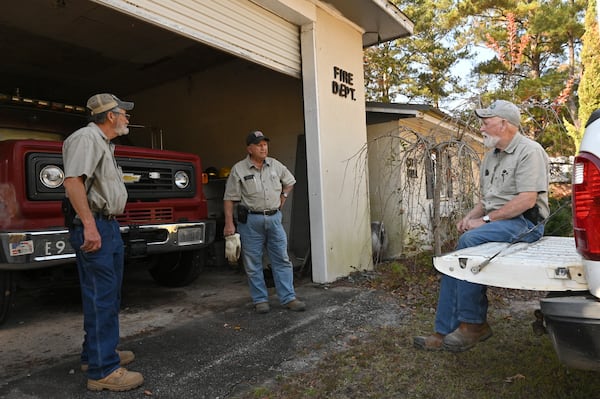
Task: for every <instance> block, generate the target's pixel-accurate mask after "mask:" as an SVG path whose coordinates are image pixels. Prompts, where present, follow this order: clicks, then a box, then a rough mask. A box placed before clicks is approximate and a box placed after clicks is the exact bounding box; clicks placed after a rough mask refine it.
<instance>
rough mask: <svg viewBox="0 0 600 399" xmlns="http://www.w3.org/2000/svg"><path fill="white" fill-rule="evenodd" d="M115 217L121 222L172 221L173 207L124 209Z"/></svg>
mask: <svg viewBox="0 0 600 399" xmlns="http://www.w3.org/2000/svg"><path fill="white" fill-rule="evenodd" d="M117 219H118V220H119V223H121V224H143V223H170V222H172V221H173V209H172V208H151V209H125V212H124V213H123V214H122V215H119V217H118V218H117Z"/></svg>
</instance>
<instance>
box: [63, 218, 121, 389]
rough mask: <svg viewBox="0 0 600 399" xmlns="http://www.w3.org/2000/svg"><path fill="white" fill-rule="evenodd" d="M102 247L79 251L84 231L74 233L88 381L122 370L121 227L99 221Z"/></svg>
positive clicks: (117, 224)
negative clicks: (88, 251) (120, 348)
mask: <svg viewBox="0 0 600 399" xmlns="http://www.w3.org/2000/svg"><path fill="white" fill-rule="evenodd" d="M96 227H97V228H98V232H99V233H100V236H101V237H102V247H101V248H100V250H98V251H96V252H93V253H86V252H83V251H81V250H80V249H79V248H80V247H81V245H82V244H83V241H84V240H83V227H82V226H75V227H74V228H72V229H71V231H70V233H71V238H70V241H71V245H72V246H73V248H74V249H75V252H76V257H77V270H78V271H79V282H80V286H81V299H82V304H83V329H84V331H85V336H84V340H83V347H82V351H81V362H82V363H87V364H88V367H89V369H88V378H90V379H93V380H97V379H100V378H104V377H106V376H107V375H109V374H110V373H112V372H113V371H115V370H116V369H118V368H119V362H120V359H119V355H118V354H117V352H116V348H117V345H118V343H119V307H120V306H121V284H122V282H123V263H124V248H123V240H122V238H121V233H120V232H119V223H118V222H117V221H116V220H112V221H108V220H103V219H96Z"/></svg>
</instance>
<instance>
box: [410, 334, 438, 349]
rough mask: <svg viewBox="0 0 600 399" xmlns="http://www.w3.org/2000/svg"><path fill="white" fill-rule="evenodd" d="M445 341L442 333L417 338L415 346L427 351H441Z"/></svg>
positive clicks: (415, 338)
mask: <svg viewBox="0 0 600 399" xmlns="http://www.w3.org/2000/svg"><path fill="white" fill-rule="evenodd" d="M443 340H444V335H443V334H440V333H433V334H431V335H429V336H427V337H424V336H417V337H413V346H414V347H415V348H417V349H423V350H426V351H441V350H442V349H443V347H442V342H443Z"/></svg>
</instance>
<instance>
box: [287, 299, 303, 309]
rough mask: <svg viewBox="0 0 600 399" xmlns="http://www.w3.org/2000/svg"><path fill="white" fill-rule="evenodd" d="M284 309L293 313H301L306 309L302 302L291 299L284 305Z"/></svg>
mask: <svg viewBox="0 0 600 399" xmlns="http://www.w3.org/2000/svg"><path fill="white" fill-rule="evenodd" d="M285 307H286V308H288V309H289V310H292V311H294V312H302V311H304V310H305V309H306V305H305V304H304V302H302V301H299V300H297V299H293V300H291V301H290V302H288V303H286V304H285Z"/></svg>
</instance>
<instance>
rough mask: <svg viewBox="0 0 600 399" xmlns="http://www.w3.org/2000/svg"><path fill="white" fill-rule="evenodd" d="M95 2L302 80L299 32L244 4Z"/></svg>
mask: <svg viewBox="0 0 600 399" xmlns="http://www.w3.org/2000/svg"><path fill="white" fill-rule="evenodd" d="M93 1H95V2H96V3H99V4H103V5H106V6H108V7H111V8H114V9H116V10H119V11H122V12H124V13H127V14H129V15H133V16H135V17H137V18H140V19H142V20H144V21H147V22H150V23H153V24H155V25H158V26H161V27H163V28H165V29H168V30H170V31H173V32H176V33H180V34H182V35H184V36H187V37H190V38H192V39H194V40H197V41H199V42H202V43H205V44H207V45H210V46H212V47H216V48H218V49H221V50H223V51H226V52H228V53H231V54H235V55H237V56H239V57H241V58H244V59H247V60H249V61H252V62H255V63H258V64H261V65H264V66H266V67H268V68H271V69H274V70H276V71H279V72H282V73H285V74H287V75H292V76H295V77H298V78H299V77H300V72H301V59H300V33H299V27H298V26H296V25H294V24H292V23H290V22H288V21H286V20H285V19H283V18H281V17H279V16H278V15H275V14H273V13H272V12H270V11H268V10H265V9H264V8H262V7H260V6H258V5H256V4H254V3H252V2H250V1H248V0H218V1H215V0H93Z"/></svg>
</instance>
